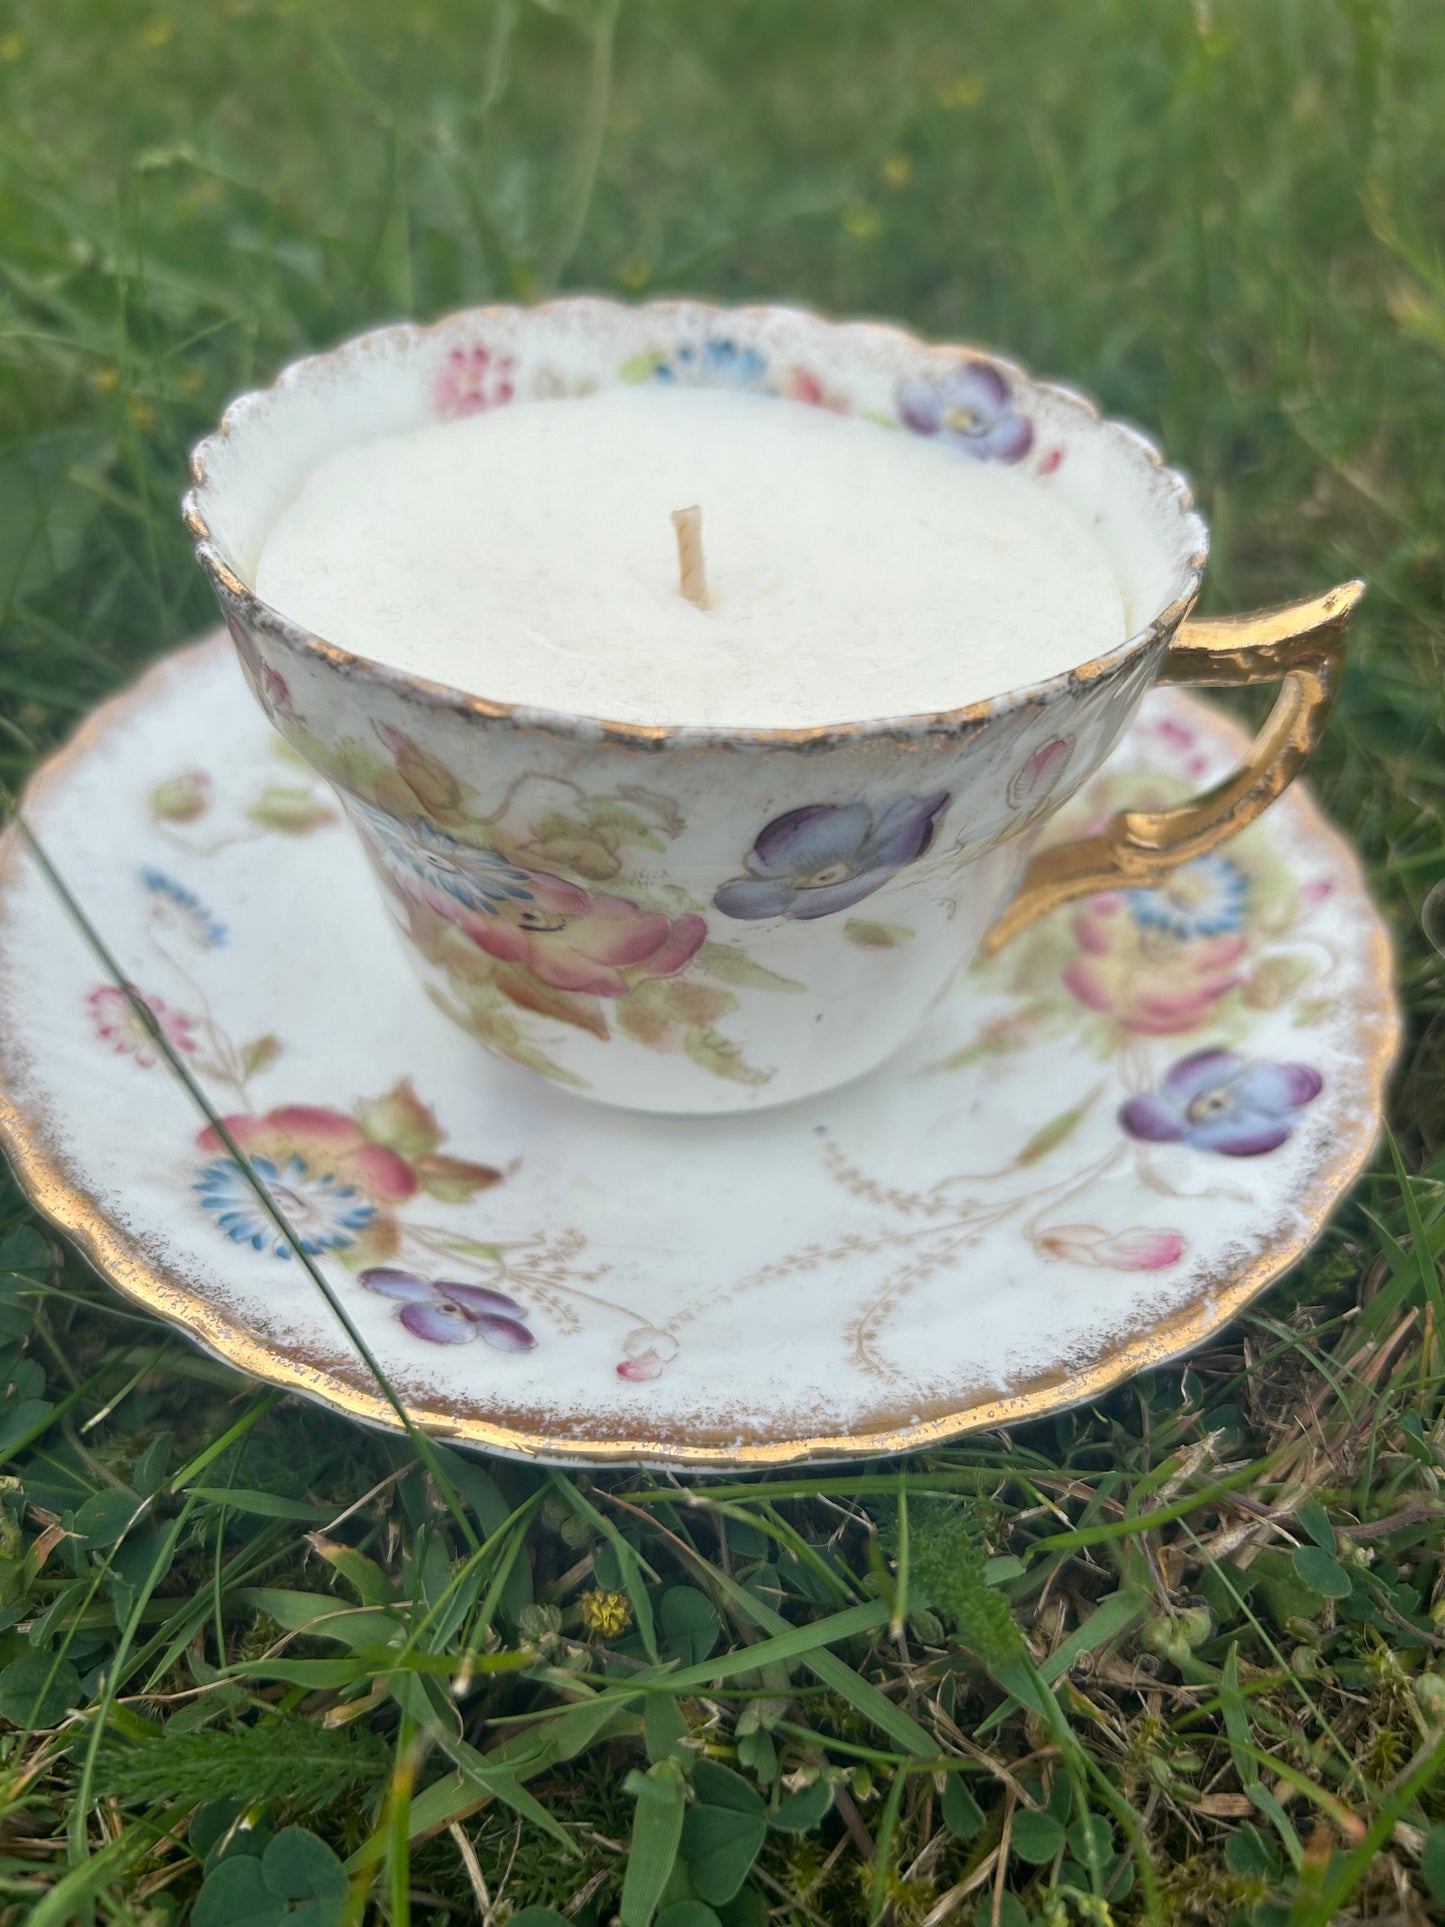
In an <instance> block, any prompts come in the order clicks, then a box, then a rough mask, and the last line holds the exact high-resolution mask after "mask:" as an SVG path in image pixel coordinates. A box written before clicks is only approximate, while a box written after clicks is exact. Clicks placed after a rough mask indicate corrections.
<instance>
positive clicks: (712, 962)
mask: <svg viewBox="0 0 1445 1927" xmlns="http://www.w3.org/2000/svg"><path fill="white" fill-rule="evenodd" d="M697 958H698V962H699V963H700V964H701V965H702V967H703V969H704V970H705V971H707V973H708V975H709V976H712V977H716V978H717V980H718V982H719V983H724V984H734V985H736V986H737V988H738V989H740V990H790V991H800V990H806V989H807V985H806V984H800V983H798V982H797V981H796V979H794V978H792V977H780V976H779V975H778V973H777V971H776V970H768V969H767V968H765V966H764V965H762V964H760V963H757V962H755V961H754V960H753V958H751V957H750V956H749V955H748V954H747V952H746V951H745V950H739V949H738V947H737V945H736V944H731V943H705V944H704V945H703V946H702V949H701V950H699V951H698V953H697Z"/></svg>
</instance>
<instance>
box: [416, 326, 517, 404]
mask: <svg viewBox="0 0 1445 1927" xmlns="http://www.w3.org/2000/svg"><path fill="white" fill-rule="evenodd" d="M515 370H516V363H515V362H514V361H513V360H512V357H511V356H510V355H499V354H496V353H495V352H494V351H493V350H492V349H491V348H487V347H484V346H483V345H482V343H481V342H478V343H477V345H476V347H475V348H453V349H452V351H451V353H450V354H449V355H448V356H447V358H446V360H445V361H444V362H443V363H442V367H441V372H440V373H439V374H438V375H437V378H436V383H435V386H434V387H433V390H432V399H433V401H434V402H435V404H436V409H437V413H438V414H439V415H479V414H481V412H482V410H483V409H485V408H501V407H502V406H503V405H504V404H505V403H507V402H509V401H510V400H511V399H512V397H513V395H514V394H515V393H516V392H517V389H516V381H515Z"/></svg>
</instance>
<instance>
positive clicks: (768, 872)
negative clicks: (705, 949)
mask: <svg viewBox="0 0 1445 1927" xmlns="http://www.w3.org/2000/svg"><path fill="white" fill-rule="evenodd" d="M948 801H949V793H948V791H947V790H934V791H933V792H932V794H931V795H928V796H895V797H894V798H893V799H892V801H891V802H888V803H884V804H882V805H881V806H879V807H877V808H875V807H874V806H873V805H871V804H868V803H861V802H858V803H808V804H805V805H804V807H803V808H802V809H800V810H789V811H788V812H787V813H786V815H784V816H775V817H774V818H773V820H772V822H771V823H769V824H768V826H767V828H766V829H765V830H763V832H762V833H761V835H760V836H759V837H758V840H757V842H756V843H754V845H753V847H752V849H751V851H750V852H749V853H748V858H747V867H748V872H749V873H748V875H747V876H745V877H734V878H733V879H732V880H731V881H730V882H728V883H725V884H724V885H723V886H722V888H721V889H720V890H719V891H718V892H717V894H716V896H714V898H713V902H714V903H715V904H716V905H717V907H718V909H719V910H721V911H722V913H723V915H724V916H725V917H743V918H746V919H747V920H749V921H756V920H757V919H759V918H761V917H793V918H799V919H802V920H805V921H806V920H809V919H811V918H813V917H831V916H832V915H833V914H834V913H835V912H836V911H838V910H846V909H848V908H849V906H850V905H852V904H855V903H858V902H859V901H861V899H862V898H864V897H868V896H872V894H873V892H874V891H875V890H878V889H881V888H882V886H883V885H884V884H885V883H886V882H887V881H888V879H889V877H891V876H892V875H893V874H894V873H895V871H898V870H901V869H902V868H903V866H904V865H905V864H907V863H912V862H914V861H915V860H916V859H917V858H918V857H920V856H922V855H923V852H924V851H925V850H926V849H927V848H928V846H929V844H930V843H931V842H932V841H933V833H934V831H935V830H936V829H937V827H938V819H939V818H940V817H941V816H942V814H943V812H944V811H945V810H946V809H947V807H948Z"/></svg>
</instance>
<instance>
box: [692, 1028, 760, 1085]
mask: <svg viewBox="0 0 1445 1927" xmlns="http://www.w3.org/2000/svg"><path fill="white" fill-rule="evenodd" d="M683 1048H684V1049H685V1050H686V1052H687V1054H688V1056H689V1057H690V1058H691V1059H692V1061H693V1063H694V1064H700V1065H701V1066H702V1068H703V1069H704V1070H705V1071H711V1072H712V1074H713V1076H714V1077H724V1078H726V1079H727V1080H728V1082H729V1083H732V1084H766V1083H767V1082H768V1080H769V1078H770V1077H771V1076H772V1074H773V1073H772V1072H771V1071H759V1070H754V1068H753V1066H752V1065H751V1064H749V1063H748V1061H747V1059H746V1058H745V1057H744V1056H743V1054H742V1052H741V1051H740V1050H739V1049H738V1047H737V1045H736V1044H735V1043H733V1041H732V1039H731V1038H730V1037H724V1036H722V1035H721V1033H720V1032H718V1031H715V1030H698V1029H693V1030H689V1031H688V1032H687V1034H686V1036H685V1037H684V1038H683Z"/></svg>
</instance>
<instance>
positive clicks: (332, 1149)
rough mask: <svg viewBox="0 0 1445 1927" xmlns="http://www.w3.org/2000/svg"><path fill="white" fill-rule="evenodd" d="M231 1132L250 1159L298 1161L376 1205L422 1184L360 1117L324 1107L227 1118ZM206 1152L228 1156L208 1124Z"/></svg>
mask: <svg viewBox="0 0 1445 1927" xmlns="http://www.w3.org/2000/svg"><path fill="white" fill-rule="evenodd" d="M223 1122H224V1124H225V1126H226V1129H227V1130H228V1131H229V1132H230V1134H231V1136H232V1138H233V1139H234V1140H235V1142H236V1143H237V1144H238V1145H239V1146H240V1148H241V1149H242V1150H243V1151H244V1152H245V1153H246V1155H247V1156H248V1157H250V1158H253V1159H254V1158H257V1157H264V1158H269V1159H270V1161H271V1162H272V1163H273V1164H274V1165H275V1166H276V1167H277V1168H278V1169H280V1168H281V1167H283V1166H285V1165H286V1164H288V1163H289V1162H290V1160H291V1159H292V1158H299V1159H301V1161H302V1162H303V1164H304V1165H305V1166H306V1168H307V1169H308V1170H309V1171H312V1172H327V1173H330V1174H331V1175H332V1176H334V1177H335V1178H337V1179H338V1180H339V1181H340V1182H341V1183H342V1184H346V1185H354V1186H355V1188H356V1189H357V1190H358V1191H360V1192H362V1193H363V1194H364V1195H365V1196H366V1197H368V1198H370V1199H371V1200H372V1201H373V1202H374V1203H377V1204H382V1205H388V1204H401V1203H403V1202H404V1201H405V1200H406V1199H407V1198H409V1197H411V1196H412V1195H413V1194H414V1193H415V1191H416V1190H417V1187H418V1184H419V1182H420V1180H419V1179H418V1177H417V1174H416V1172H415V1171H414V1170H413V1169H412V1167H411V1165H410V1164H409V1163H408V1161H407V1160H406V1159H405V1158H404V1157H402V1156H401V1155H400V1154H399V1153H398V1152H396V1151H393V1150H391V1149H390V1148H389V1147H388V1146H387V1145H385V1144H376V1143H373V1142H372V1140H371V1139H370V1138H369V1137H368V1136H367V1135H366V1133H365V1131H363V1130H362V1128H361V1126H360V1125H359V1124H358V1123H357V1122H356V1120H355V1118H351V1117H347V1116H346V1114H345V1112H343V1111H329V1110H325V1109H323V1108H322V1106H321V1105H319V1104H283V1105H281V1106H280V1107H279V1108H278V1109H277V1110H274V1111H267V1112H266V1113H265V1114H264V1115H263V1116H261V1117H251V1116H248V1115H245V1114H241V1115H237V1116H232V1117H228V1118H225V1119H223ZM196 1142H197V1144H199V1145H200V1147H201V1149H202V1150H203V1151H224V1150H225V1148H226V1147H225V1145H224V1144H223V1143H222V1141H221V1137H220V1134H219V1132H217V1131H216V1130H215V1129H214V1127H213V1126H211V1125H207V1127H206V1129H205V1130H204V1131H202V1132H201V1134H200V1136H199V1137H198V1138H197V1139H196Z"/></svg>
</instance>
